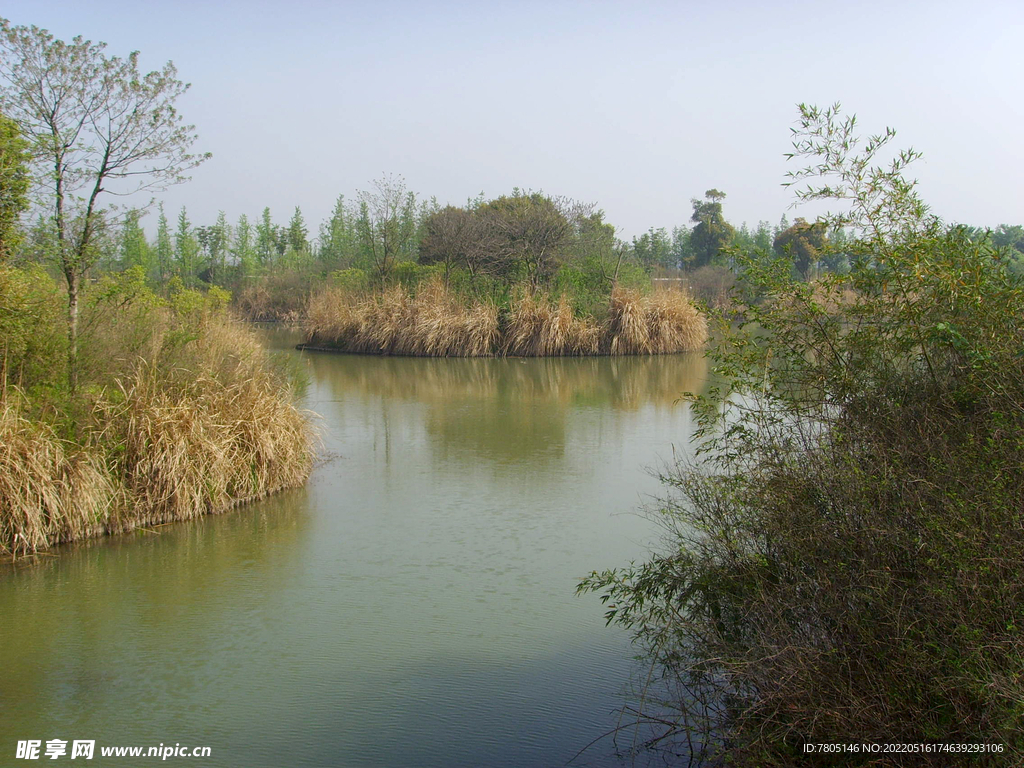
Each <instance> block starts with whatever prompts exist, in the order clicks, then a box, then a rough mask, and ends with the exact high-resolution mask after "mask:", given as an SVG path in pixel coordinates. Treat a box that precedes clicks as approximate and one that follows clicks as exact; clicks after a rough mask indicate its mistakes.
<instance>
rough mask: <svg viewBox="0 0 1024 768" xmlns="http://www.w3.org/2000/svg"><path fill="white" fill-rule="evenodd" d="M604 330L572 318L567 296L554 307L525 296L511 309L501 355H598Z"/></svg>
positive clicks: (593, 323)
mask: <svg viewBox="0 0 1024 768" xmlns="http://www.w3.org/2000/svg"><path fill="white" fill-rule="evenodd" d="M600 338H601V328H600V327H599V326H598V325H597V324H596V323H595V322H594V321H593V319H592V318H585V319H584V318H578V317H576V316H574V315H573V311H572V306H571V305H570V303H569V299H568V297H567V296H562V298H561V299H560V300H559V302H558V304H557V305H556V304H553V303H552V302H551V301H550V300H549V299H548V298H547V297H544V296H530V295H525V296H522V297H521V298H520V299H519V300H518V301H517V302H515V303H514V304H513V305H512V310H511V312H510V313H509V317H508V324H507V327H506V330H505V338H504V343H503V344H502V353H503V354H505V355H509V356H512V357H549V356H550V357H562V356H569V355H596V354H597V353H598V348H599V343H600Z"/></svg>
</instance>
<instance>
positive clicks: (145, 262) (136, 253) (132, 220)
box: [117, 208, 154, 276]
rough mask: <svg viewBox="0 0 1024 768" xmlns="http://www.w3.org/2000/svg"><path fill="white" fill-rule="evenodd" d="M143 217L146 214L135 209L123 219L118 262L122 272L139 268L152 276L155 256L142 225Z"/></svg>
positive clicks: (119, 238)
mask: <svg viewBox="0 0 1024 768" xmlns="http://www.w3.org/2000/svg"><path fill="white" fill-rule="evenodd" d="M143 216H145V213H144V212H143V211H140V210H139V209H137V208H135V209H132V210H130V211H128V212H127V213H126V214H125V216H124V218H123V219H122V221H121V231H120V233H119V234H118V248H117V250H118V260H119V262H120V266H121V269H122V270H125V269H131V268H132V267H138V268H139V269H141V270H142V272H143V274H145V275H148V276H152V273H153V271H154V270H153V267H154V264H153V255H154V254H153V249H152V248H150V246H149V243H148V242H147V241H146V233H145V231H144V230H143V229H142V225H141V224H140V221H141V220H142V217H143Z"/></svg>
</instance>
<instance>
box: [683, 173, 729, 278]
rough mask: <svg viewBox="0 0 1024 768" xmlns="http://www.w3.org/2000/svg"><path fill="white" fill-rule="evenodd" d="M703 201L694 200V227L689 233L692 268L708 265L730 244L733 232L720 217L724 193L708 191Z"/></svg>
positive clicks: (713, 190) (715, 190) (692, 218)
mask: <svg viewBox="0 0 1024 768" xmlns="http://www.w3.org/2000/svg"><path fill="white" fill-rule="evenodd" d="M704 198H705V199H704V200H699V199H697V198H694V199H693V200H691V201H690V202H692V203H693V215H692V216H691V217H690V221H693V222H694V223H695V224H694V227H693V230H692V231H691V233H690V249H691V251H692V253H693V261H692V262H691V263H692V266H694V267H703V266H704V265H706V264H710V263H711V262H712V261H714V260H715V257H717V256H718V254H719V252H720V251H721V250H722V249H723V248H726V247H728V245H729V243H730V242H732V238H733V235H734V234H735V230H734V229H733V228H732V225H731V224H729V222H727V221H726V220H725V218H724V217H723V216H722V200H724V199H725V193H724V192H719V191H718V190H717V189H709V190H708V191H707V192H705V193H704Z"/></svg>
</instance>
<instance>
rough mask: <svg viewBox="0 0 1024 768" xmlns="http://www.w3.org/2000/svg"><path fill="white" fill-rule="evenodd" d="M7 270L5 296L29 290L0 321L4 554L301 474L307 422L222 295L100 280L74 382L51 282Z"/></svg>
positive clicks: (199, 506) (205, 510) (236, 495)
mask: <svg viewBox="0 0 1024 768" xmlns="http://www.w3.org/2000/svg"><path fill="white" fill-rule="evenodd" d="M2 277H3V278H4V279H3V280H0V287H2V288H3V289H4V291H5V295H4V296H3V298H4V299H5V301H4V304H5V305H12V306H13V305H15V304H17V299H18V298H19V293H20V294H25V293H26V292H31V293H32V295H31V296H29V297H28V298H29V299H33V301H26V302H22V303H23V305H24V307H25V311H24V312H23V313H22V314H20V315H17V316H13V318H12V319H8V320H7V321H6V326H9V327H6V326H5V328H4V329H3V330H4V331H5V334H4V335H5V338H6V339H7V340H8V346H7V349H8V355H7V356H6V357H5V359H4V368H3V372H2V373H3V377H2V381H3V387H2V388H0V555H7V556H15V557H17V556H21V555H25V554H29V553H33V552H36V551H39V550H42V549H46V548H48V547H51V546H53V545H55V544H59V543H64V542H70V541H76V540H79V539H83V538H89V537H95V536H102V535H107V534H116V533H123V532H126V531H130V530H133V529H135V528H138V527H141V526H147V525H154V524H159V523H164V522H169V521H173V520H186V519H190V518H194V517H198V516H200V515H204V514H215V513H219V512H223V511H225V510H227V509H229V508H231V507H233V506H235V505H237V504H241V503H245V502H248V501H252V500H255V499H260V498H263V497H265V496H267V495H269V494H271V493H274V492H276V491H279V490H282V489H284V488H289V487H294V486H297V485H300V484H301V483H302V482H304V481H305V479H306V477H307V476H308V474H309V471H310V468H311V466H312V456H313V452H312V442H313V436H312V431H311V427H310V424H309V421H308V419H307V417H306V416H305V415H304V414H303V413H302V412H301V411H300V410H299V409H298V408H297V407H296V406H295V404H294V402H293V397H292V394H293V393H292V386H291V384H290V383H289V382H288V380H287V377H286V376H285V375H284V374H283V373H282V372H280V371H277V370H275V368H274V366H273V365H272V362H271V360H270V359H269V357H268V356H267V354H266V353H265V352H264V350H263V349H262V347H261V346H260V344H259V342H258V340H257V339H256V337H255V336H254V335H253V334H252V332H251V331H250V330H248V329H246V328H243V327H242V326H241V325H240V324H238V323H235V322H233V321H232V320H231V319H230V318H229V317H228V316H227V314H226V312H225V309H224V304H225V303H226V301H225V300H224V298H223V297H219V296H217V295H216V294H213V295H212V296H210V295H203V294H200V293H198V292H195V291H184V290H182V291H178V292H176V293H175V294H174V295H173V296H172V298H171V299H170V300H169V301H166V302H165V301H162V300H159V299H158V298H157V297H156V296H154V295H153V294H152V293H151V292H149V291H148V290H146V289H145V288H144V286H143V285H142V284H141V283H138V282H135V283H132V282H131V277H130V276H129V277H127V278H120V279H119V280H113V281H110V282H109V284H105V285H104V286H103V291H97V293H96V294H95V296H94V300H93V301H92V302H91V304H90V306H89V308H88V311H87V312H86V313H85V318H84V319H85V323H83V326H84V327H86V328H87V329H88V331H89V333H88V335H87V336H85V338H84V341H83V344H82V356H81V361H82V363H81V368H82V370H81V371H80V374H81V381H82V383H81V385H80V387H79V388H78V390H76V391H75V392H74V393H70V392H69V391H68V390H67V389H66V387H64V386H63V381H62V380H63V376H64V374H65V371H64V369H63V366H62V361H63V360H65V359H66V358H65V354H64V353H65V350H64V349H63V347H62V344H61V343H60V342H61V336H60V333H59V326H58V329H57V331H54V329H53V327H52V325H53V323H54V322H58V323H59V313H54V312H52V311H51V310H52V309H53V307H54V306H56V305H58V304H59V302H60V297H59V293H58V292H57V290H56V287H55V286H53V285H52V284H51V285H47V284H45V282H40V281H41V280H42V277H41V276H40V275H35V278H36V279H35V282H33V281H29V280H26V279H25V275H24V274H19V273H18V271H17V270H10V269H8V270H5V273H4V275H3V276H2ZM22 298H24V296H22ZM34 299H45V301H34ZM41 328H42V329H48V330H49V331H51V333H49V335H46V334H42V333H40V332H39V329H41ZM43 338H45V339H48V340H49V344H48V345H46V346H42V347H40V346H39V344H38V342H39V341H40V339H43ZM19 342H23V343H19Z"/></svg>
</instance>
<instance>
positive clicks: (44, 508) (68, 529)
mask: <svg viewBox="0 0 1024 768" xmlns="http://www.w3.org/2000/svg"><path fill="white" fill-rule="evenodd" d="M114 489H115V483H114V481H113V480H112V478H111V477H110V475H109V473H108V472H107V470H106V468H105V467H104V465H103V462H102V461H101V459H100V456H99V455H98V453H97V452H96V451H95V450H90V449H87V448H75V447H74V446H71V445H70V444H68V443H66V442H65V441H63V440H61V439H59V438H58V436H57V435H56V434H55V433H54V431H53V429H52V428H50V427H49V426H48V425H46V424H42V423H39V422H36V421H31V420H29V419H27V418H25V416H24V415H23V414H22V404H21V402H20V397H19V395H18V393H17V392H16V391H15V390H7V389H5V390H4V391H3V394H2V395H0V552H4V553H10V554H14V555H18V554H26V553H30V552H35V551H36V550H38V549H42V548H45V547H47V546H49V545H50V544H55V543H58V542H63V541H71V540H74V539H79V538H84V537H86V536H90V535H95V534H96V533H97V532H100V531H102V530H103V526H104V523H105V521H106V518H107V516H108V513H109V510H110V508H111V504H112V501H113V499H114V495H115V494H114Z"/></svg>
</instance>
